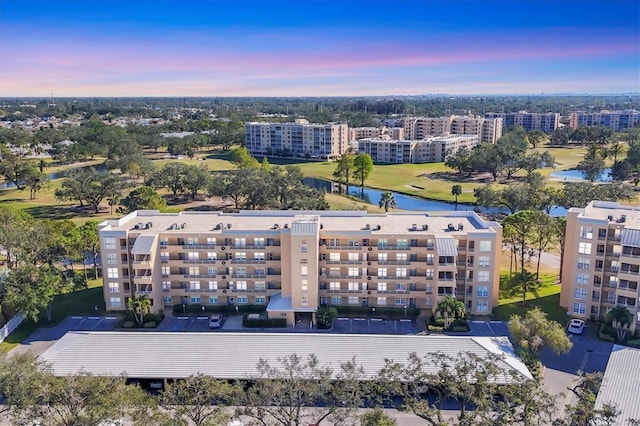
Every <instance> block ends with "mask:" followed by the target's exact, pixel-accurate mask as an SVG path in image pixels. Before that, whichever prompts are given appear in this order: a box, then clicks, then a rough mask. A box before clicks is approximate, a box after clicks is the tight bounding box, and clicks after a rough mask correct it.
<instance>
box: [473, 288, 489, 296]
mask: <svg viewBox="0 0 640 426" xmlns="http://www.w3.org/2000/svg"><path fill="white" fill-rule="evenodd" d="M476 294H477V295H478V297H489V286H486V285H479V286H478V287H477V288H476Z"/></svg>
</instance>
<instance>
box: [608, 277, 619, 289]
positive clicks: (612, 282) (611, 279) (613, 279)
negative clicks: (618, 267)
mask: <svg viewBox="0 0 640 426" xmlns="http://www.w3.org/2000/svg"><path fill="white" fill-rule="evenodd" d="M609 287H613V288H616V287H618V277H609Z"/></svg>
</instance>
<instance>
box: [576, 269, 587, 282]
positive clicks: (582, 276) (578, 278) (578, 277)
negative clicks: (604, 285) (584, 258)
mask: <svg viewBox="0 0 640 426" xmlns="http://www.w3.org/2000/svg"><path fill="white" fill-rule="evenodd" d="M588 282H589V274H585V273H584V272H578V273H577V274H576V284H580V285H587V283H588Z"/></svg>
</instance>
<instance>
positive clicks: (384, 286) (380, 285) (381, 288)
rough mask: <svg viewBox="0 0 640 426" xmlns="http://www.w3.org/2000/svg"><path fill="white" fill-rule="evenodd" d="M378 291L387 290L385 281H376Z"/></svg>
mask: <svg viewBox="0 0 640 426" xmlns="http://www.w3.org/2000/svg"><path fill="white" fill-rule="evenodd" d="M378 291H387V283H378Z"/></svg>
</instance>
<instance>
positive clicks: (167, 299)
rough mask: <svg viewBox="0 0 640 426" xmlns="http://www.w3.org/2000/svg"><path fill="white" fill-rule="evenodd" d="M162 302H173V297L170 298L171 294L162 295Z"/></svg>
mask: <svg viewBox="0 0 640 426" xmlns="http://www.w3.org/2000/svg"><path fill="white" fill-rule="evenodd" d="M162 303H173V299H172V298H171V296H164V297H163V298H162Z"/></svg>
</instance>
